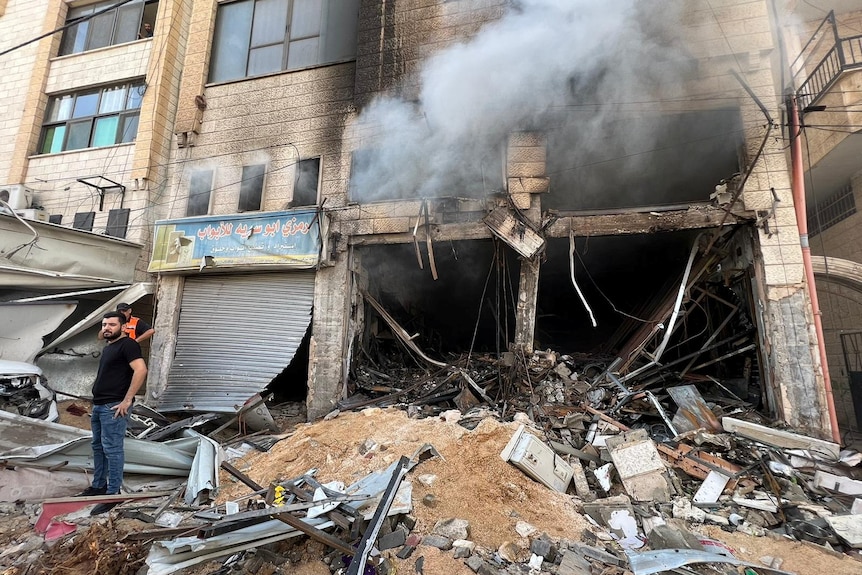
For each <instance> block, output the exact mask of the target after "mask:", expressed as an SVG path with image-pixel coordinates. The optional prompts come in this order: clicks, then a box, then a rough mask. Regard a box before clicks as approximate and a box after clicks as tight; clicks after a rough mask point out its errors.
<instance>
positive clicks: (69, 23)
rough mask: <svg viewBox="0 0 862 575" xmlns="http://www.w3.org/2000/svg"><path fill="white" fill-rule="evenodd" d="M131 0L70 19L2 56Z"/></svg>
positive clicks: (4, 52)
mask: <svg viewBox="0 0 862 575" xmlns="http://www.w3.org/2000/svg"><path fill="white" fill-rule="evenodd" d="M129 2H134V0H121V1H120V2H117V3H116V4H114V5H112V6H108V7H107V8H103V9H102V10H99V11H97V12H93V13H92V14H87V15H85V16H81V17H80V18H75V19H74V20H70V21H68V22H66V23H65V24H64V25H62V26H60V27H59V28H56V29H54V30H51V31H50V32H46V33H44V34H42V35H41V36H36V37H35V38H31V39H30V40H27V41H26V42H22V43H21V44H18V45H17V46H12V47H11V48H7V49H6V50H3V51H2V52H0V56H5V55H6V54H8V53H10V52H14V51H15V50H18V49H20V48H23V47H24V46H28V45H30V44H32V43H33V42H38V41H39V40H41V39H42V38H47V37H48V36H53V35H54V34H56V33H57V32H62V31H63V30H66V29H68V28H71V27H72V26H74V25H76V24H80V23H81V22H86V21H87V20H90V19H91V18H95V17H96V16H99V15H101V14H104V13H105V12H110V11H111V10H114V9H115V8H119V7H120V6H122V5H123V4H128V3H129Z"/></svg>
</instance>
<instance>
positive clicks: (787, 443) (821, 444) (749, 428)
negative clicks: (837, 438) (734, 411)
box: [721, 417, 841, 461]
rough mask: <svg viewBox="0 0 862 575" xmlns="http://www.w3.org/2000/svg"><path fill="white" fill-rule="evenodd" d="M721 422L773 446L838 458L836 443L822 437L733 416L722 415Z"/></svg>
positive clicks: (742, 434) (738, 432)
mask: <svg viewBox="0 0 862 575" xmlns="http://www.w3.org/2000/svg"><path fill="white" fill-rule="evenodd" d="M721 423H722V425H723V426H724V429H725V431H729V432H732V433H737V434H739V435H741V436H743V437H747V438H748V439H753V440H755V441H759V442H761V443H765V444H767V445H772V446H773V447H782V448H785V449H807V450H810V451H811V452H812V454H813V455H814V456H819V457H820V458H826V459H830V460H832V461H835V460H837V459H838V454H839V453H840V451H841V447H840V446H839V445H838V444H837V443H832V442H831V441H824V440H822V439H816V438H814V437H808V436H806V435H800V434H798V433H791V432H789V431H783V430H780V429H773V428H771V427H766V426H765V425H758V424H757V423H751V422H748V421H743V420H741V419H734V418H733V417H722V418H721Z"/></svg>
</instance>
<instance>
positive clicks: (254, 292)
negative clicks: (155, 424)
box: [148, 210, 325, 413]
mask: <svg viewBox="0 0 862 575" xmlns="http://www.w3.org/2000/svg"><path fill="white" fill-rule="evenodd" d="M320 221H321V218H320V215H319V214H318V212H316V211H314V210H294V211H285V212H271V213H264V214H261V213H255V214H246V215H231V216H222V217H212V216H208V217H203V218H184V219H180V220H168V221H160V222H158V223H157V224H156V233H155V243H154V246H155V247H154V250H153V260H152V262H151V264H150V271H151V272H157V273H161V274H163V275H162V276H161V279H160V284H159V312H158V313H159V317H158V321H157V325H156V329H157V333H158V331H159V330H164V332H165V333H166V334H167V335H165V336H163V337H162V338H160V339H158V340H157V341H156V342H155V343H154V348H157V351H156V352H154V354H153V358H154V359H153V363H154V364H156V365H155V366H154V367H155V372H156V374H157V377H153V376H152V375H151V377H150V382H151V383H152V388H153V389H150V390H148V394H149V396H150V398H151V404H152V405H153V407H155V408H156V409H159V410H161V411H165V412H171V411H181V410H191V411H212V412H217V413H233V412H236V411H237V410H238V409H239V408H240V407H242V406H243V404H244V403H245V402H246V401H247V400H249V398H251V397H254V396H255V394H258V393H261V392H264V391H265V390H267V391H271V392H273V393H274V394H275V395H276V397H277V398H279V399H293V400H302V399H304V398H305V396H306V394H307V383H306V381H307V363H308V339H309V332H310V326H311V319H312V308H313V302H314V288H315V272H314V268H315V267H316V266H317V264H318V262H319V261H320V258H319V255H320V253H321V239H320V238H321V237H322V236H323V234H321V228H322V227H323V228H325V225H323V224H321V223H320ZM160 358H162V359H160ZM152 372H153V369H151V374H152Z"/></svg>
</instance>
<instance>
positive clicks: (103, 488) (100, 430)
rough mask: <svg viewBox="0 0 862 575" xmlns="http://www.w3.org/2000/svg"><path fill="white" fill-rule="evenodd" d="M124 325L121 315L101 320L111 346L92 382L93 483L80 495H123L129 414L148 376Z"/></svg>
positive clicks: (103, 509) (95, 512)
mask: <svg viewBox="0 0 862 575" xmlns="http://www.w3.org/2000/svg"><path fill="white" fill-rule="evenodd" d="M125 322H126V318H125V316H124V315H123V314H122V313H120V312H110V313H106V314H105V316H104V317H103V319H102V331H101V333H100V334H99V335H100V336H101V338H102V339H104V340H105V341H107V342H108V345H106V346H105V349H104V350H103V351H102V356H101V358H100V359H99V371H98V373H97V374H96V381H95V382H94V383H93V414H92V416H90V427H91V429H92V431H93V440H92V447H93V467H94V469H93V482H92V484H91V485H90V487H88V488H87V489H85V490H84V491H83V492H81V493H79V495H80V496H91V495H113V494H116V493H119V492H120V485H122V483H123V465H124V464H125V452H124V451H123V440H124V438H125V436H126V426H127V424H128V417H129V412H130V411H131V409H132V404H133V403H134V401H135V394H136V393H137V392H138V390H139V389H140V388H141V386H142V385H143V384H144V380H145V379H146V377H147V365H146V363H145V362H144V359H143V357H142V356H141V346H140V345H139V344H138V342H136V341H135V340H134V339H132V338H130V337H128V336H127V335H126V333H125V332H124V331H123V326H124V324H125ZM116 505H117V504H116V503H101V504H99V505H96V507H94V508H93V510H92V511H91V512H90V514H91V515H98V514H100V513H105V512H106V511H108V510H110V509H112V508H113V507H115V506H116Z"/></svg>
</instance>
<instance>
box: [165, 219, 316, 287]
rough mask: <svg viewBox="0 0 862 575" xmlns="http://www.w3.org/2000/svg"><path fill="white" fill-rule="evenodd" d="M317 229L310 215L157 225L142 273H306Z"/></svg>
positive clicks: (312, 259)
mask: <svg viewBox="0 0 862 575" xmlns="http://www.w3.org/2000/svg"><path fill="white" fill-rule="evenodd" d="M320 224H321V222H320V215H319V214H318V212H317V211H316V210H288V211H283V212H265V213H261V212H254V213H246V214H234V215H227V216H202V217H196V218H182V219H176V220H162V221H158V222H156V228H155V238H154V241H153V259H152V261H151V262H150V266H149V269H148V271H150V272H166V271H181V270H198V269H201V268H202V267H209V266H214V267H238V266H241V267H245V266H258V267H261V266H266V267H270V266H277V267H285V268H311V267H314V266H316V265H317V264H318V261H319V255H320V245H321V244H320V242H321V234H320Z"/></svg>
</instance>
